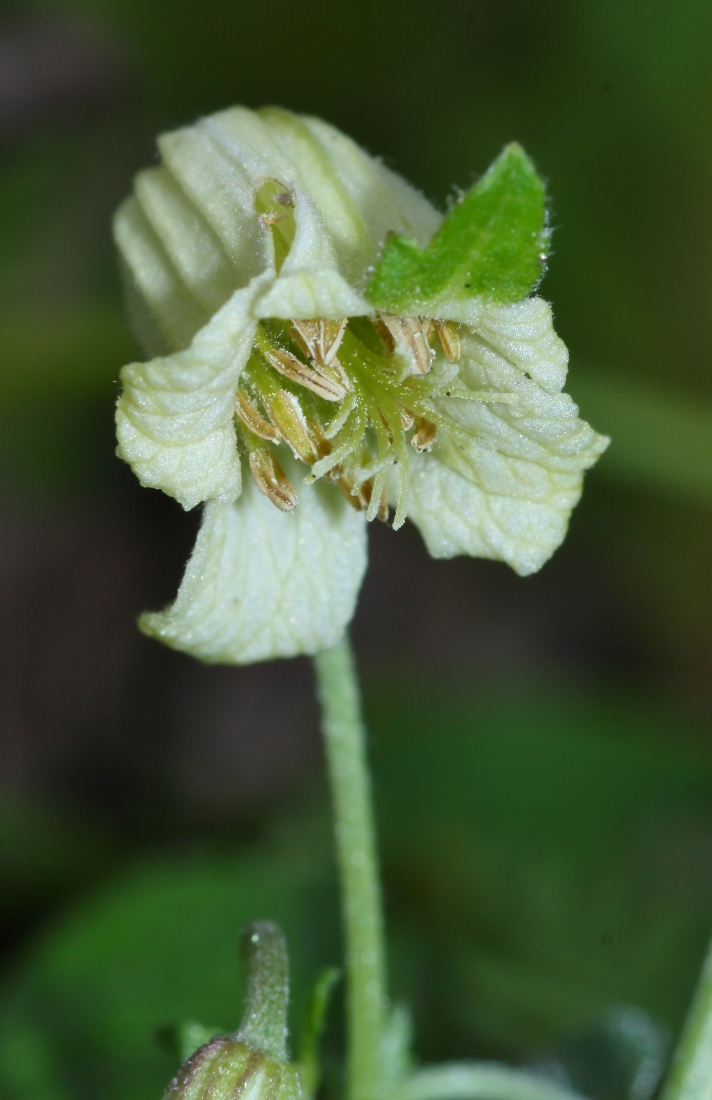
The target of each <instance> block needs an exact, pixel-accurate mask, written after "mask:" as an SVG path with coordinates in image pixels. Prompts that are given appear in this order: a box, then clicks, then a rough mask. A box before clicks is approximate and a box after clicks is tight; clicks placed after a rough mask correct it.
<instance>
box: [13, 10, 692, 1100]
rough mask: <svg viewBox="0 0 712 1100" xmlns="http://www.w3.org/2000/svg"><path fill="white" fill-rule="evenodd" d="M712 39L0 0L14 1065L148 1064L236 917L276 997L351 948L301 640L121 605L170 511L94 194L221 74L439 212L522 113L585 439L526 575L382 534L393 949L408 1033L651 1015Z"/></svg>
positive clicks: (237, 89)
mask: <svg viewBox="0 0 712 1100" xmlns="http://www.w3.org/2000/svg"><path fill="white" fill-rule="evenodd" d="M711 47H712V5H710V4H709V3H706V2H704V0H674V2H673V0H597V2H595V3H586V2H585V0H542V2H539V3H537V4H532V3H531V2H529V0H437V2H436V0H417V2H410V3H409V2H406V0H379V2H375V0H363V2H361V3H350V2H344V3H341V4H339V5H337V4H334V3H326V0H303V2H301V3H292V2H289V0H272V2H271V3H270V2H266V3H259V2H256V0H244V2H242V3H240V2H235V0H231V2H228V0H201V2H200V3H199V4H196V3H195V2H194V0H191V2H188V0H170V2H168V0H151V2H150V3H149V2H147V0H141V2H139V0H85V2H81V0H76V3H71V2H69V0H57V2H55V3H51V2H49V0H48V2H46V3H39V2H38V3H29V2H24V3H12V2H10V3H9V4H8V0H4V5H3V7H2V9H1V11H0V724H1V730H0V937H1V944H0V949H1V951H2V955H1V956H0V959H1V963H2V978H1V981H0V1094H1V1095H2V1096H3V1097H8V1098H9V1100H65V1098H66V1100H69V1098H70V1097H71V1098H80V1100H83V1098H84V1097H86V1098H87V1100H88V1098H89V1097H91V1098H92V1100H144V1098H145V1100H149V1098H150V1097H152V1096H154V1097H157V1096H160V1092H161V1088H162V1086H163V1084H164V1083H165V1080H166V1079H167V1078H168V1077H169V1076H170V1074H171V1072H172V1069H173V1066H174V1061H173V1060H172V1059H171V1056H170V1054H168V1053H167V1052H165V1051H163V1050H162V1049H161V1048H160V1046H159V1045H158V1044H157V1043H156V1042H155V1041H154V1032H155V1030H156V1028H157V1027H158V1026H160V1025H163V1024H166V1023H171V1022H175V1021H177V1020H180V1019H183V1018H186V1017H198V1018H202V1019H203V1021H204V1022H205V1023H209V1024H213V1023H214V1024H216V1025H219V1026H224V1027H231V1026H234V1025H235V1024H236V1022H237V1020H238V1018H239V1014H240V989H239V976H238V971H237V962H236V952H235V944H236V941H237V934H238V931H239V928H240V926H241V925H242V924H243V923H244V922H245V921H246V920H248V919H251V918H253V917H260V916H276V917H278V918H279V919H280V920H281V921H282V922H283V923H284V925H285V926H286V927H287V929H288V932H289V934H290V941H291V944H292V954H293V957H294V966H295V1029H296V1028H297V1027H298V1015H299V1010H300V1007H301V1006H302V1005H303V1002H304V997H305V995H306V993H305V991H306V989H307V988H308V985H309V983H310V981H311V980H312V979H313V976H314V973H315V971H316V969H317V968H318V966H320V965H323V964H326V963H330V962H334V961H335V960H338V957H339V951H340V947H339V940H338V919H337V914H336V899H335V892H334V879H333V867H332V861H331V848H330V840H329V824H328V816H327V805H328V804H327V798H326V791H325V786H324V778H323V770H322V761H321V755H320V747H319V740H318V732H317V712H316V707H315V703H314V700H313V682H312V676H311V670H310V666H309V663H308V662H307V661H306V660H295V661H290V662H278V663H273V664H269V665H258V666H254V667H251V668H245V669H228V668H204V667H201V666H198V665H197V664H195V663H193V662H191V661H190V660H189V659H188V658H186V657H183V656H181V655H178V654H175V653H172V652H169V651H164V650H162V649H160V647H159V646H158V645H156V644H155V643H153V642H149V641H148V640H146V639H144V638H142V637H141V636H140V635H139V634H138V632H137V630H136V627H135V618H136V615H137V614H138V613H139V612H140V611H141V610H142V609H144V608H149V607H150V608H156V607H159V606H161V605H162V604H163V603H165V602H166V601H167V600H169V599H170V598H171V597H172V595H173V594H174V592H175V589H176V585H177V583H178V580H179V578H180V576H181V570H182V566H183V563H184V561H185V559H186V557H187V555H188V553H189V550H190V547H191V543H192V538H193V534H194V531H195V527H196V522H197V519H196V516H194V515H190V516H186V515H184V514H183V513H182V512H181V511H180V509H179V508H178V506H177V505H175V504H174V503H173V502H172V501H170V500H167V499H166V498H165V497H163V496H161V495H160V494H158V493H155V492H152V491H149V490H142V489H141V488H140V487H139V486H138V484H137V482H136V481H135V479H134V478H133V476H132V475H131V473H130V471H129V470H128V468H127V467H124V466H123V465H122V464H120V463H119V462H118V460H117V459H116V458H115V457H114V454H113V449H114V440H113V424H112V406H113V402H114V400H115V397H116V393H117V388H118V382H117V378H118V371H119V369H120V367H121V365H122V364H123V363H124V362H126V361H127V360H129V359H131V358H134V357H135V356H136V354H137V349H136V347H135V345H134V343H133V340H132V336H131V334H130V332H129V330H128V326H127V323H126V320H125V317H124V313H123V309H122V302H121V294H120V288H119V285H118V279H117V272H116V268H115V262H114V256H113V250H112V243H111V238H110V217H111V214H112V211H113V209H114V208H115V207H116V205H117V204H118V202H119V201H120V200H121V198H122V197H123V196H124V195H125V194H126V192H127V191H128V189H129V187H130V182H131V177H132V174H133V173H134V172H135V171H136V170H138V169H139V168H140V167H143V166H144V165H145V164H147V163H150V162H151V161H152V159H153V158H154V157H155V152H154V148H155V146H154V139H155V135H156V133H158V132H159V131H160V130H162V129H167V128H170V127H173V126H176V125H180V124H184V123H186V122H189V121H190V120H192V119H194V118H196V117H198V116H199V115H200V114H203V113H206V112H210V111H213V110H217V109H219V108H222V107H225V106H228V105H230V104H232V103H238V102H239V103H245V104H247V105H248V106H259V105H261V104H265V103H278V104H281V105H284V106H286V107H289V108H291V109H293V110H297V111H307V112H312V113H315V114H318V115H322V116H323V117H325V118H327V119H328V120H329V121H331V122H333V123H334V124H336V125H337V126H339V127H341V128H342V129H343V130H345V131H346V132H347V133H349V134H351V135H352V136H353V137H354V138H355V139H356V140H357V141H359V142H360V143H362V144H363V145H364V146H365V147H366V148H367V149H368V150H369V151H370V152H372V153H374V154H378V155H381V156H383V157H384V158H385V159H386V161H387V163H388V164H390V165H391V166H392V167H394V168H395V169H397V170H398V171H400V172H402V174H403V175H405V176H406V177H407V178H408V179H410V180H411V181H412V182H413V183H415V184H416V185H417V186H418V187H420V188H421V189H422V190H423V191H424V192H425V193H426V194H427V195H428V196H429V197H430V198H431V199H432V200H433V201H435V202H436V203H437V204H438V205H441V206H443V205H444V204H445V202H446V200H447V198H448V196H449V195H451V194H452V190H453V187H455V186H458V187H461V188H466V187H467V186H469V184H470V183H471V182H472V180H473V179H474V178H476V176H477V175H478V174H479V173H481V172H482V171H483V170H484V169H485V168H486V167H487V165H488V164H489V162H490V161H491V160H492V159H493V157H494V156H495V155H496V154H497V153H498V152H499V150H500V148H501V147H502V146H503V145H504V144H505V143H506V142H508V141H510V140H513V139H516V140H518V141H520V142H521V143H522V144H523V145H524V146H525V148H526V149H527V151H528V152H529V153H530V155H531V156H532V157H533V158H534V159H535V161H536V163H537V165H538V167H539V170H540V171H541V173H542V174H543V175H544V177H545V178H546V179H547V181H548V185H549V189H550V192H551V196H552V210H553V223H554V225H555V227H556V232H555V235H554V255H553V258H552V262H551V265H550V272H549V274H548V275H547V277H546V281H545V283H544V285H543V288H542V292H543V294H544V295H545V296H546V297H548V298H549V299H550V300H551V301H552V302H553V303H554V306H555V311H556V323H557V329H558V331H559V333H560V334H561V335H562V336H563V338H564V339H565V341H566V342H567V344H568V345H569V347H570V349H571V353H572V357H571V371H570V376H569V378H570V381H569V387H568V388H569V389H570V392H572V393H573V395H574V397H575V398H576V399H577V400H579V401H580V402H581V406H582V413H583V415H584V417H586V418H587V419H590V420H591V422H592V423H593V424H594V426H595V427H596V428H598V429H599V430H601V431H603V432H607V433H609V434H610V435H611V436H612V437H613V443H612V445H611V448H610V451H609V452H608V453H607V454H606V455H605V456H604V458H603V459H602V460H601V462H600V464H599V466H598V467H597V468H596V469H595V470H594V471H593V472H592V473H591V474H590V475H589V476H588V478H587V486H586V492H585V495H584V499H583V501H582V503H581V505H580V506H579V507H578V509H577V510H576V512H575V514H574V518H573V522H572V525H571V532H570V535H569V538H568V540H567V542H566V544H565V545H564V547H563V548H562V549H561V550H560V551H559V552H558V553H557V555H556V556H555V558H554V559H553V560H552V562H550V563H549V564H548V565H547V566H546V567H545V568H544V569H543V571H542V572H541V573H540V574H539V575H537V576H535V577H532V578H528V579H526V580H522V579H520V578H517V577H516V576H514V575H513V574H512V573H510V572H509V571H508V570H507V568H506V567H505V566H503V565H499V564H493V563H491V562H480V561H470V560H465V559H460V560H455V561H452V562H446V563H443V562H433V561H431V560H429V558H428V557H427V554H426V552H425V550H424V548H423V546H422V544H421V541H420V539H419V536H418V535H417V532H415V531H414V530H413V529H411V528H410V527H409V526H406V528H404V529H403V530H402V531H401V532H400V533H399V534H398V535H394V534H393V532H392V531H389V530H386V529H384V528H383V527H381V526H379V525H374V529H373V530H372V532H371V564H370V568H369V572H368V575H367V579H366V583H365V586H364V590H363V593H362V596H361V600H360V604H359V609H358V613H357V616H356V620H355V623H354V628H353V634H354V641H355V644H356V648H357V652H358V656H359V660H360V666H361V670H362V674H363V678H364V685H365V705H366V711H367V716H368V720H369V727H370V731H371V750H372V756H373V762H374V774H375V788H376V796H377V801H378V804H379V811H380V814H381V830H382V851H383V861H384V870H385V878H386V890H387V905H388V916H389V927H390V933H391V940H392V961H391V969H392V983H393V989H394V993H395V995H396V996H397V997H398V998H404V999H406V1000H408V1001H409V1002H410V1004H411V1006H412V1008H413V1012H414V1019H415V1031H416V1048H417V1050H418V1052H419V1054H420V1056H421V1057H423V1058H427V1059H434V1058H442V1057H451V1058H452V1057H474V1056H478V1057H489V1058H492V1057H496V1058H506V1059H509V1060H512V1061H521V1060H531V1059H537V1058H541V1057H547V1056H548V1055H547V1052H548V1051H550V1050H551V1049H553V1047H554V1046H555V1045H556V1044H557V1043H560V1042H562V1041H564V1043H568V1044H569V1047H567V1048H566V1049H569V1048H570V1045H571V1043H574V1045H575V1043H576V1042H578V1040H576V1039H575V1038H573V1039H572V1036H576V1035H577V1034H584V1033H588V1034H589V1035H590V1034H593V1033H595V1034H598V1032H596V1029H597V1028H598V1029H599V1031H600V1028H601V1026H603V1025H601V1024H600V1020H601V1019H602V1017H603V1014H605V1013H606V1012H610V1010H611V1009H612V1008H614V1007H615V1006H621V1005H633V1006H638V1008H639V1009H640V1010H644V1011H645V1013H647V1016H646V1017H645V1020H647V1021H648V1023H649V1027H650V1029H652V1030H651V1034H653V1033H654V1035H655V1036H660V1035H662V1033H663V1032H664V1031H666V1032H667V1034H669V1035H674V1034H675V1033H676V1031H677V1030H678V1028H679V1026H680V1023H681V1019H682V1016H683V1013H684V1009H685V1006H686V1004H687V1002H688V1000H689V997H690V994H691V990H692V987H693V984H694V980H695V975H696V972H697V968H698V966H699V963H700V959H701V956H702V953H703V951H704V946H705V943H706V939H707V936H708V932H709V929H710V927H711V926H712V746H711V745H710V733H709V730H710V714H711V712H712V685H711V681H710V669H711V666H712V615H711V614H710V612H711V610H712V571H711V570H710V560H711V558H712V507H711V506H712V370H711V369H710V368H711V366H712V349H711V346H710V304H709V303H710V296H711V293H712V79H711V78H710V73H709V56H710V48H711ZM337 1001H338V998H337ZM339 1014H340V1009H339V1005H338V1003H337V1006H336V1011H335V1014H334V1020H333V1022H332V1029H331V1030H332V1034H331V1035H330V1036H329V1040H328V1043H327V1049H328V1051H329V1052H330V1053H329V1054H328V1059H331V1060H332V1061H333V1063H334V1065H335V1064H336V1058H337V1051H338V1048H339V1043H340V1039H339V1033H340V1028H339V1018H340V1015H339ZM641 1019H643V1017H641ZM650 1021H653V1022H650ZM646 1026H648V1025H646ZM655 1028H659V1029H661V1030H659V1031H656V1030H655ZM604 1030H605V1026H604ZM582 1041H583V1040H582ZM651 1041H653V1040H651ZM576 1049H578V1048H576ZM614 1060H615V1059H614ZM330 1064H331V1062H330ZM597 1064H599V1065H600V1064H603V1063H602V1062H601V1061H600V1059H599V1062H598V1063H597ZM333 1072H334V1073H336V1072H337V1071H336V1070H335V1069H334V1071H333ZM577 1080H578V1081H579V1083H581V1087H586V1088H588V1089H589V1091H591V1092H593V1093H595V1094H596V1100H598V1098H599V1097H600V1098H601V1100H618V1098H619V1097H621V1098H622V1097H623V1096H627V1095H629V1094H630V1089H629V1088H628V1086H627V1085H626V1083H625V1081H623V1083H621V1081H622V1078H621V1079H619V1078H616V1077H615V1074H614V1075H613V1077H612V1078H611V1080H610V1081H608V1079H606V1081H607V1083H606V1082H604V1083H603V1084H601V1082H600V1081H598V1082H597V1083H596V1082H594V1083H591V1081H589V1080H588V1079H585V1078H584V1079H580V1078H579V1079H577ZM611 1081H612V1082H613V1083H611ZM606 1090H608V1091H606ZM626 1090H627V1091H626ZM636 1100H645V1097H643V1094H642V1093H641V1094H640V1095H639V1096H637V1097H636Z"/></svg>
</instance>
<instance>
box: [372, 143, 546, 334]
mask: <svg viewBox="0 0 712 1100" xmlns="http://www.w3.org/2000/svg"><path fill="white" fill-rule="evenodd" d="M547 244H548V232H547V229H546V206H545V193H544V185H543V183H542V181H541V180H540V178H539V176H538V175H537V172H536V169H535V168H534V165H533V164H532V162H531V161H530V160H529V157H528V156H527V155H526V153H525V152H524V150H523V149H522V148H521V146H519V145H516V144H512V145H508V146H507V147H506V148H505V149H504V151H503V152H502V153H501V154H500V156H499V157H498V158H497V160H496V161H495V162H494V164H493V165H492V166H491V167H490V168H489V170H488V171H487V172H486V173H485V175H484V176H483V177H482V179H481V180H480V181H479V183H477V184H476V185H475V186H474V187H473V188H472V189H471V190H470V191H468V192H467V194H466V195H464V196H463V197H462V198H461V199H460V201H459V202H457V203H455V205H454V206H453V208H452V209H451V210H450V212H449V214H448V215H447V217H446V218H445V220H444V222H443V224H442V225H441V226H440V229H439V230H438V231H437V233H436V234H435V236H434V237H433V239H432V240H431V241H430V244H429V245H427V247H426V248H424V249H423V248H421V247H420V246H419V245H418V244H416V243H415V241H411V240H408V239H407V238H405V237H401V236H399V235H398V234H393V235H392V236H390V237H388V238H387V240H386V243H385V245H384V248H383V252H382V254H381V258H380V260H379V262H378V265H377V267H376V270H375V271H374V273H373V276H372V278H371V282H370V284H369V287H368V292H367V297H368V299H369V301H370V302H371V303H372V304H373V305H374V306H375V307H376V308H377V309H382V310H387V311H389V312H394V313H398V312H405V311H412V310H414V309H417V308H418V307H420V306H422V305H423V304H424V303H426V302H431V301H433V300H434V299H437V298H441V297H442V296H443V295H447V296H449V297H456V298H470V297H476V296H483V297H486V298H488V299H490V300H492V301H496V302H517V301H519V300H520V299H522V298H526V296H527V295H528V294H529V293H530V292H531V291H532V290H533V289H534V287H535V286H536V285H537V283H538V282H539V280H540V279H541V276H542V274H543V270H544V261H545V259H546V251H547Z"/></svg>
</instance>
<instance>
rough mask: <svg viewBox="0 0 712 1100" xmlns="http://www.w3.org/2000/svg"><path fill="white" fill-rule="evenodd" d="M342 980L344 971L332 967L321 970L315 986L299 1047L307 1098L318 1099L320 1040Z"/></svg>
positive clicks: (300, 1070)
mask: <svg viewBox="0 0 712 1100" xmlns="http://www.w3.org/2000/svg"><path fill="white" fill-rule="evenodd" d="M340 977H341V971H340V970H339V969H337V967H335V966H329V967H327V968H326V969H325V970H322V971H321V972H320V973H319V975H318V977H317V979H316V982H315V983H314V989H313V990H312V995H311V998H310V1000H309V1006H308V1008H307V1013H306V1018H305V1020H304V1030H303V1031H302V1036H301V1040H300V1043H299V1072H300V1074H301V1078H302V1087H303V1089H304V1093H305V1095H306V1096H307V1097H311V1096H316V1092H317V1089H318V1088H319V1082H320V1079H321V1066H320V1061H319V1040H320V1038H321V1036H322V1034H323V1032H324V1025H325V1023H326V1012H327V1009H328V1007H329V1003H330V1001H331V994H332V993H333V991H334V987H335V985H336V983H337V982H338V980H339V978H340Z"/></svg>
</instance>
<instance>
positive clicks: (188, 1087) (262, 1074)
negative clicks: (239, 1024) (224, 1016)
mask: <svg viewBox="0 0 712 1100" xmlns="http://www.w3.org/2000/svg"><path fill="white" fill-rule="evenodd" d="M301 1095H302V1091H301V1081H300V1077H299V1071H298V1070H297V1068H296V1066H293V1065H290V1064H289V1063H288V1062H278V1061H275V1060H274V1059H273V1058H268V1057H267V1055H266V1054H263V1053H262V1051H259V1050H254V1049H253V1048H252V1047H250V1046H248V1044H247V1043H245V1042H242V1041H241V1040H239V1039H233V1038H230V1037H229V1036H228V1035H218V1036H217V1037H216V1038H215V1039H211V1040H210V1042H209V1043H206V1044H205V1046H202V1047H200V1048H199V1049H198V1050H196V1052H195V1054H192V1055H191V1057H190V1058H189V1059H188V1061H187V1062H184V1063H183V1065H182V1066H181V1068H180V1069H179V1071H178V1073H177V1074H176V1076H175V1077H174V1078H173V1080H172V1081H171V1083H170V1085H169V1086H168V1091H167V1093H166V1095H165V1097H164V1100H235V1098H236V1097H240V1100H301Z"/></svg>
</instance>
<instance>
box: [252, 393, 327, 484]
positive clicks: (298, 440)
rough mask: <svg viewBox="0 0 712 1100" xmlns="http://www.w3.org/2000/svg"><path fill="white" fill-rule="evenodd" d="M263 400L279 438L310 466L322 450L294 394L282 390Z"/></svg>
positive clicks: (295, 455)
mask: <svg viewBox="0 0 712 1100" xmlns="http://www.w3.org/2000/svg"><path fill="white" fill-rule="evenodd" d="M262 400H263V401H264V406H265V410H266V412H267V415H268V416H269V418H270V420H271V421H272V424H273V425H274V427H275V429H276V430H277V434H278V438H280V437H281V438H282V439H283V440H284V442H285V443H286V444H287V446H288V447H290V448H291V451H292V454H293V455H294V457H295V458H300V459H301V460H302V462H306V464H307V465H308V466H311V465H312V463H314V462H316V460H317V458H320V457H321V454H320V450H319V448H318V446H317V442H316V440H315V439H314V438H313V433H312V432H311V431H310V430H309V426H308V424H307V420H306V417H305V416H304V413H303V412H302V407H301V405H300V404H299V401H298V399H297V398H296V397H295V396H294V394H293V393H287V391H286V390H280V391H279V392H278V393H276V394H274V395H269V396H268V395H265V396H264V397H263V399H262Z"/></svg>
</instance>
